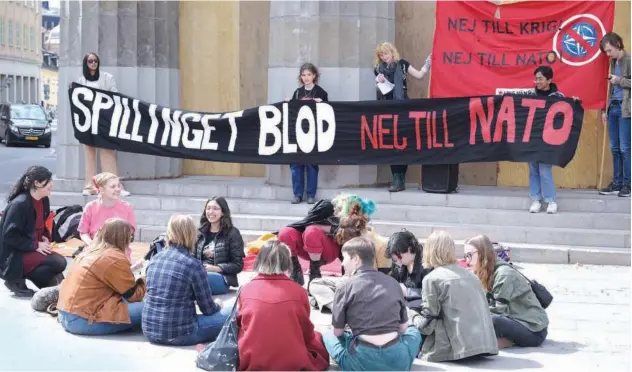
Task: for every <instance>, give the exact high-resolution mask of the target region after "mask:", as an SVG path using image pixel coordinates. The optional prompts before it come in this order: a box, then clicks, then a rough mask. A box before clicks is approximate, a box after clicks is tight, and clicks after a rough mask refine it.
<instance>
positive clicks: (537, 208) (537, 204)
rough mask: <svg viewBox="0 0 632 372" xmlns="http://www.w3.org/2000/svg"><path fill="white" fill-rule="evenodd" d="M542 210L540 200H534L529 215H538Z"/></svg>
mask: <svg viewBox="0 0 632 372" xmlns="http://www.w3.org/2000/svg"><path fill="white" fill-rule="evenodd" d="M540 209H542V203H540V202H539V201H538V200H534V201H533V203H531V206H530V207H529V213H538V212H540Z"/></svg>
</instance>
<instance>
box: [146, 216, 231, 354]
mask: <svg viewBox="0 0 632 372" xmlns="http://www.w3.org/2000/svg"><path fill="white" fill-rule="evenodd" d="M196 237H197V233H196V227H195V222H193V219H192V218H191V217H190V216H185V215H178V214H177V215H173V216H171V218H170V219H169V223H168V225H167V234H166V242H167V246H166V247H165V248H164V249H163V250H161V251H160V252H159V253H158V254H156V255H155V256H154V257H152V259H151V261H149V264H148V266H147V294H146V295H145V306H144V307H143V317H142V328H143V334H144V335H145V337H147V339H148V340H149V341H150V342H152V343H156V344H165V345H174V346H187V345H196V344H199V343H206V342H211V341H213V340H215V338H216V337H217V335H218V334H219V331H220V330H221V328H222V325H223V324H224V322H225V321H226V319H227V318H228V316H229V315H230V312H231V310H232V308H231V307H225V308H222V307H221V306H220V304H219V303H216V302H215V301H213V296H212V295H211V287H210V286H209V284H208V277H207V275H206V269H204V266H203V265H202V262H200V260H198V259H196V258H195V257H194V256H193V254H192V253H193V252H194V250H195V240H196ZM195 302H197V305H198V307H199V308H200V311H201V312H202V315H197V314H196V309H195Z"/></svg>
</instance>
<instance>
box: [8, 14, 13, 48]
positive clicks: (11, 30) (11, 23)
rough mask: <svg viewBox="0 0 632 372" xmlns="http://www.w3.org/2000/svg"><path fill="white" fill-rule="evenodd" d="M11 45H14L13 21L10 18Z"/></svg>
mask: <svg viewBox="0 0 632 372" xmlns="http://www.w3.org/2000/svg"><path fill="white" fill-rule="evenodd" d="M9 46H10V47H12V46H13V21H11V20H9Z"/></svg>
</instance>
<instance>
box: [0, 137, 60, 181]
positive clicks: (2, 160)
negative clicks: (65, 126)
mask: <svg viewBox="0 0 632 372" xmlns="http://www.w3.org/2000/svg"><path fill="white" fill-rule="evenodd" d="M53 129H56V128H53ZM56 144H57V133H56V131H53V139H52V143H51V148H49V149H46V148H44V147H31V146H26V145H17V146H15V147H9V148H7V147H6V146H5V145H4V142H2V143H0V193H6V192H8V191H9V189H10V188H11V186H12V185H13V183H14V182H15V181H16V180H17V179H18V178H19V177H20V176H21V175H22V173H23V172H24V170H25V169H26V168H28V167H29V166H31V165H41V166H44V167H46V168H48V169H50V170H51V172H53V174H55V166H56V161H57V159H56V158H57V155H56V153H55V148H56V147H57V146H56Z"/></svg>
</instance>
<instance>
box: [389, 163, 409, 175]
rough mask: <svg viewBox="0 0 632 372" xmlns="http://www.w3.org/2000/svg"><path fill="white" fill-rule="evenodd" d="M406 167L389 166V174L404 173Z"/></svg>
mask: <svg viewBox="0 0 632 372" xmlns="http://www.w3.org/2000/svg"><path fill="white" fill-rule="evenodd" d="M407 170H408V165H391V173H392V174H395V173H406V171H407Z"/></svg>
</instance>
